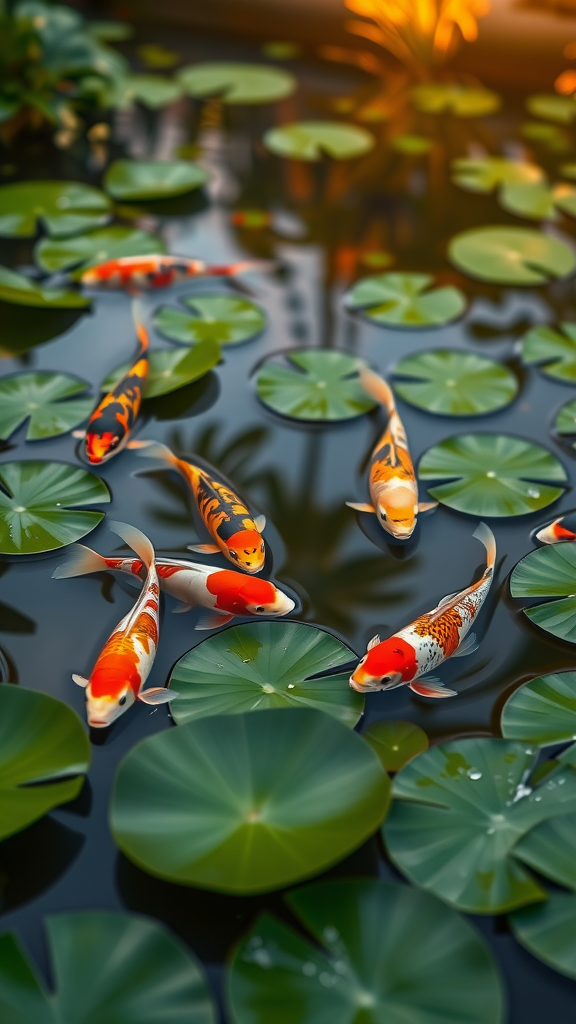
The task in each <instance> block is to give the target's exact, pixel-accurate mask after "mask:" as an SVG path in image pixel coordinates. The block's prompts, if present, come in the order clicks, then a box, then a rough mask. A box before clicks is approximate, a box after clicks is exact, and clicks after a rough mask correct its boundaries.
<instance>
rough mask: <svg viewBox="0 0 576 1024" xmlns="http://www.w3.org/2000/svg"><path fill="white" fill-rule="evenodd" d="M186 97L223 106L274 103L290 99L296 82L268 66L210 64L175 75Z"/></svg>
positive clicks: (216, 62) (227, 63) (286, 73)
mask: <svg viewBox="0 0 576 1024" xmlns="http://www.w3.org/2000/svg"><path fill="white" fill-rule="evenodd" d="M177 78H178V81H179V82H180V83H181V84H182V86H183V88H184V89H185V90H186V92H187V93H189V94H190V96H196V97H212V96H214V97H217V98H218V99H220V100H222V101H223V102H224V103H233V104H243V103H275V102H276V101H277V100H283V99H284V98H285V97H286V96H290V94H291V93H293V92H294V90H295V88H296V79H295V78H294V76H293V75H290V74H288V72H287V71H283V70H281V69H280V68H275V67H270V66H269V65H268V64H243V63H240V62H238V61H213V62H212V61H210V62H206V63H200V64H190V65H189V66H188V67H185V68H182V69H181V71H179V72H178V75H177Z"/></svg>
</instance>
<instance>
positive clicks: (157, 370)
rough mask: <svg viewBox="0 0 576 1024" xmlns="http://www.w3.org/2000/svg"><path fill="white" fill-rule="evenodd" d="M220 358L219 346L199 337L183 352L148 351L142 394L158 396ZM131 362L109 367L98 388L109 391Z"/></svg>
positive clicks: (195, 377)
mask: <svg viewBox="0 0 576 1024" xmlns="http://www.w3.org/2000/svg"><path fill="white" fill-rule="evenodd" d="M219 361H220V347H219V346H218V345H217V344H216V342H215V341H211V340H210V339H209V338H208V339H206V341H199V342H198V344H197V345H195V346H194V347H193V348H192V349H191V350H190V351H189V352H186V353H185V354H184V355H183V354H182V351H181V350H178V349H171V348H169V349H165V348H163V349H158V351H156V352H151V353H150V370H149V373H148V378H147V380H146V385H145V387H144V394H143V396H142V397H143V398H158V397H159V395H167V394H169V393H170V392H171V391H177V390H178V388H184V387H186V385H187V384H191V383H192V381H195V380H199V379H200V377H204V375H205V374H206V373H208V371H209V370H211V369H212V368H213V367H214V366H216V364H217V363H218V362H219ZM130 366H131V363H124V364H123V365H122V366H118V367H117V369H116V370H113V371H112V373H111V374H109V376H108V377H107V378H106V380H105V381H104V382H103V384H102V385H101V388H102V391H111V390H112V389H113V388H114V387H116V384H118V382H119V381H120V380H122V377H124V375H125V374H126V373H127V372H128V370H129V369H130Z"/></svg>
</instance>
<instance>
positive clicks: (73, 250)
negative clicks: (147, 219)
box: [34, 224, 166, 275]
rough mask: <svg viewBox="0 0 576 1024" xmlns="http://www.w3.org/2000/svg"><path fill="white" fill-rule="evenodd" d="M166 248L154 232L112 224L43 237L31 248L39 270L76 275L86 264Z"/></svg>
mask: <svg viewBox="0 0 576 1024" xmlns="http://www.w3.org/2000/svg"><path fill="white" fill-rule="evenodd" d="M165 251H166V247H165V245H164V242H163V241H162V240H161V239H160V238H158V236H157V235H152V234H151V233H150V232H149V231H142V230H140V229H139V228H131V227H127V226H125V225H122V224H113V225H112V227H109V228H100V229H99V230H98V231H91V232H90V233H89V234H87V235H77V236H76V237H74V238H64V239H53V238H43V239H41V241H40V242H38V244H37V245H36V248H35V249H34V259H35V260H36V263H37V264H38V266H39V267H42V270H47V271H48V272H49V273H51V274H52V273H55V272H56V271H59V270H72V269H76V270H77V272H78V275H79V274H80V273H82V272H83V271H84V270H86V269H87V268H88V267H94V266H96V265H97V264H98V263H104V262H105V261H106V260H117V259H119V258H120V257H122V256H148V255H150V253H163V252H165Z"/></svg>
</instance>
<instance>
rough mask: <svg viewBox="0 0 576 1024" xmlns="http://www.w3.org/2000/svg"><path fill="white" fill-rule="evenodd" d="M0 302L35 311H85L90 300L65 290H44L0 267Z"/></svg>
mask: <svg viewBox="0 0 576 1024" xmlns="http://www.w3.org/2000/svg"><path fill="white" fill-rule="evenodd" d="M0 301H2V302H9V303H10V304H11V305H16V306H32V307H34V308H36V309H86V308H87V307H88V306H89V305H90V300H89V299H87V298H86V297H85V296H84V295H80V292H73V291H70V289H66V288H45V287H44V286H43V285H40V284H37V283H36V281H32V280H31V279H30V278H29V277H24V275H23V274H17V273H15V271H14V270H9V269H8V267H2V266H0Z"/></svg>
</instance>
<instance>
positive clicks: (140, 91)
mask: <svg viewBox="0 0 576 1024" xmlns="http://www.w3.org/2000/svg"><path fill="white" fill-rule="evenodd" d="M182 94H183V89H182V86H181V85H180V83H179V82H177V81H176V79H174V78H166V77H165V76H164V75H126V77H125V78H120V79H118V80H117V81H115V82H114V83H113V86H112V88H111V89H110V91H109V93H108V95H107V99H108V102H109V103H110V105H111V106H113V107H129V106H131V105H132V104H133V103H142V105H143V106H145V107H149V108H150V110H160V109H161V108H162V107H166V106H168V104H169V103H174V102H175V100H177V99H179V98H180V96H182Z"/></svg>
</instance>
